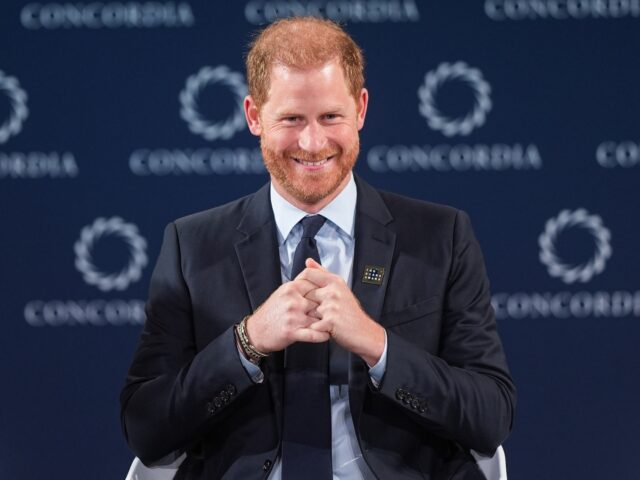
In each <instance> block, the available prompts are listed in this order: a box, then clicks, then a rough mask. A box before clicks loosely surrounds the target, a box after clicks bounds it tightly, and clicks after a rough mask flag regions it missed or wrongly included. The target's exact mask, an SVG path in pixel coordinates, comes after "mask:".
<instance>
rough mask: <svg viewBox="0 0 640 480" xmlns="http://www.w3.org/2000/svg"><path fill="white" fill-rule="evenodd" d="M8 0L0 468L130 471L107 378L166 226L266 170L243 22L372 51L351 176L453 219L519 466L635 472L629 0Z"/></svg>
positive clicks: (3, 53) (0, 89) (41, 473)
mask: <svg viewBox="0 0 640 480" xmlns="http://www.w3.org/2000/svg"><path fill="white" fill-rule="evenodd" d="M462 3H463V2H444V1H442V2H436V1H417V0H415V1H403V0H353V1H348V0H316V1H289V0H251V1H237V2H229V3H228V5H226V6H223V5H222V4H221V2H205V1H199V0H190V1H183V2H180V1H155V2H144V1H141V2H136V1H132V2H111V1H109V0H105V1H104V2H98V3H95V2H73V3H71V2H60V3H33V2H27V1H21V0H3V1H2V3H1V4H0V220H1V225H2V235H1V237H0V247H1V250H0V251H1V252H2V254H1V258H2V261H1V264H0V265H1V268H0V292H1V295H2V301H1V302H0V318H1V320H2V327H3V331H2V335H0V352H2V362H0V376H1V377H2V378H4V379H5V380H4V382H3V385H4V388H3V394H2V396H1V398H2V403H1V408H0V425H1V426H0V478H3V479H5V478H6V479H42V478H90V479H96V480H101V479H105V480H113V479H120V478H124V475H125V473H126V471H127V468H128V465H129V463H130V461H131V459H132V455H131V453H130V452H129V451H128V450H127V447H126V445H125V443H124V440H123V438H122V435H121V432H120V425H119V417H118V408H119V407H118V394H119V391H120V388H121V386H122V384H123V380H124V377H125V374H126V370H127V367H128V364H129V362H130V360H131V357H132V353H133V350H134V348H135V345H136V343H137V340H138V336H139V333H140V329H141V324H142V322H143V321H144V313H143V310H142V307H143V303H144V300H145V296H146V289H147V284H148V281H149V276H150V273H151V270H152V266H153V263H154V262H155V259H156V257H157V255H158V252H159V247H160V241H161V234H162V230H163V227H164V225H165V224H166V223H167V222H168V221H170V220H172V219H175V218H176V217H179V216H182V215H185V214H187V213H191V212H194V211H197V210H202V209H205V208H209V207H211V206H214V205H217V204H221V203H224V202H227V201H229V200H232V199H234V198H237V197H238V196H240V195H243V194H246V193H249V192H252V191H254V190H255V189H257V188H258V187H259V186H260V185H262V184H263V183H264V182H265V181H266V179H267V176H266V174H265V172H264V169H263V167H262V163H261V159H260V154H259V151H258V149H257V147H258V145H257V141H256V139H255V138H254V137H252V136H251V135H250V134H249V133H248V131H247V129H246V127H245V126H244V121H243V119H242V117H241V111H240V104H239V100H240V99H241V98H242V96H243V95H244V93H245V91H246V86H245V80H244V72H243V54H244V53H245V51H246V44H247V43H248V41H249V40H250V38H251V33H252V32H253V31H255V29H257V28H258V27H259V26H260V25H264V24H266V23H268V22H270V21H273V20H274V19H276V18H278V17H281V16H286V15H291V14H300V13H311V14H317V15H324V16H327V17H330V18H333V19H336V20H340V21H342V22H344V23H345V24H346V25H347V29H348V30H349V32H351V34H352V35H353V36H354V37H355V38H356V40H357V41H358V42H359V43H360V45H361V46H362V47H363V49H364V51H365V54H366V57H367V62H368V63H367V68H366V76H367V86H368V88H369V91H370V95H371V101H370V108H369V114H368V118H367V124H366V126H365V129H364V130H363V133H362V152H361V155H360V159H359V162H358V165H357V172H358V173H359V174H360V175H361V176H363V177H364V178H365V179H366V180H368V181H370V182H371V183H372V184H374V185H375V186H378V187H380V188H384V189H387V190H392V191H397V192H402V193H405V194H407V195H410V196H414V197H418V198H423V199H428V200H431V201H436V202H442V203H448V204H451V205H454V206H456V207H459V208H462V209H464V210H466V211H468V212H469V213H470V215H471V218H472V219H473V221H474V225H475V228H476V233H477V235H478V237H479V239H480V242H481V244H482V246H483V250H484V253H485V256H486V262H487V266H488V270H489V275H490V279H491V281H492V288H493V294H494V297H493V300H494V307H495V309H496V313H497V316H498V319H499V328H500V332H501V335H502V338H503V341H504V343H505V347H506V350H507V354H508V357H509V361H510V366H511V369H512V372H513V375H514V377H515V379H516V382H517V385H518V388H519V405H518V406H519V408H518V413H517V418H516V424H515V430H514V432H513V434H512V435H511V437H510V439H509V440H508V442H507V443H506V444H505V450H506V453H507V460H508V465H509V473H510V477H512V478H514V479H523V480H527V479H530V480H539V479H573V478H576V479H602V478H615V479H618V480H622V479H636V478H638V473H637V472H638V471H640V456H638V455H637V443H638V442H637V432H638V430H639V429H640V414H639V413H638V406H637V398H638V395H639V394H640V387H639V386H638V381H637V380H638V371H639V369H640V362H639V360H638V355H637V354H636V344H637V343H638V338H640V337H639V334H640V323H639V318H640V288H639V286H638V276H637V273H636V272H638V271H639V269H640V254H639V253H638V248H637V245H638V243H639V242H640V227H639V225H638V221H637V209H638V206H639V201H638V200H639V195H638V181H639V180H640V133H639V130H638V112H639V111H640V95H639V94H638V85H640V60H639V59H640V52H639V50H640V33H639V32H640V29H639V27H640V2H639V1H638V0H597V1H596V0H485V1H479V0H477V1H475V2H464V3H465V5H464V6H463V5H462Z"/></svg>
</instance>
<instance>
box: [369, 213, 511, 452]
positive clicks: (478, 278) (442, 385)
mask: <svg viewBox="0 0 640 480" xmlns="http://www.w3.org/2000/svg"><path fill="white" fill-rule="evenodd" d="M452 242H453V245H452V259H451V265H450V270H449V274H448V278H447V284H446V288H445V292H444V301H443V308H442V312H441V315H442V318H441V322H442V330H441V336H440V345H439V351H438V352H437V354H433V353H429V352H427V351H426V350H424V349H421V348H420V346H419V345H416V344H415V343H412V342H410V341H409V340H408V339H406V338H404V337H402V336H400V335H398V334H397V333H394V332H393V330H392V329H389V330H387V335H388V357H387V369H386V372H385V375H384V377H383V380H382V383H381V384H380V389H379V391H378V392H379V393H380V394H382V395H385V396H386V397H388V398H390V399H391V400H392V401H393V402H395V403H396V404H397V405H398V407H399V408H402V409H405V410H406V411H407V412H410V415H412V418H414V419H415V421H417V422H419V423H420V424H421V425H423V426H424V427H425V428H426V429H428V430H429V431H430V432H431V433H433V434H436V435H438V436H441V437H444V438H448V439H451V440H453V441H455V442H457V443H459V444H460V445H462V446H463V447H465V448H471V449H474V450H476V451H478V452H480V453H484V454H491V453H493V452H494V451H495V449H496V448H497V447H498V445H500V444H501V443H502V442H503V441H504V440H505V439H506V437H507V435H508V434H509V432H510V430H511V425H512V422H513V416H514V409H515V402H516V394H515V386H514V384H513V381H512V379H511V376H510V374H509V370H508V367H507V363H506V358H505V355H504V351H503V349H502V344H501V342H500V338H499V336H498V332H497V328H496V321H495V317H494V312H493V308H492V307H491V296H490V292H489V281H488V279H487V276H486V273H485V267H484V261H483V258H482V253H481V251H480V246H479V245H478V242H477V240H476V238H475V236H474V233H473V230H472V227H471V222H470V220H469V218H468V216H467V215H466V214H465V213H464V212H458V213H457V215H456V219H455V224H454V228H453V240H452Z"/></svg>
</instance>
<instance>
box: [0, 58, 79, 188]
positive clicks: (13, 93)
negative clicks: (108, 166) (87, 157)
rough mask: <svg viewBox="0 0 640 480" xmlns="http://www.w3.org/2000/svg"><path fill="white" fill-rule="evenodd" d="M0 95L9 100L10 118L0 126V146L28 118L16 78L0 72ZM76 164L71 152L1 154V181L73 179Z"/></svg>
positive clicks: (75, 174)
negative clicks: (2, 93) (46, 178)
mask: <svg viewBox="0 0 640 480" xmlns="http://www.w3.org/2000/svg"><path fill="white" fill-rule="evenodd" d="M0 92H4V93H5V94H6V96H7V98H8V100H9V105H10V108H9V110H10V111H9V117H8V118H7V119H6V120H5V121H4V122H3V123H2V124H1V125H0V145H2V144H4V143H7V142H8V141H9V139H10V138H11V137H13V136H16V135H18V134H19V133H20V132H21V131H22V127H23V124H24V122H25V120H26V119H27V117H28V116H29V108H28V107H27V100H28V95H27V92H26V91H25V90H24V89H23V88H22V86H21V85H20V82H19V81H18V79H17V78H15V77H12V76H9V75H7V74H5V73H4V72H3V71H1V70H0ZM77 175H78V165H77V163H76V159H75V157H74V156H73V154H72V153H70V152H62V153H58V152H48V153H44V152H27V153H24V152H2V151H0V180H1V179H4V178H11V179H15V178H42V177H51V178H61V177H76V176H77Z"/></svg>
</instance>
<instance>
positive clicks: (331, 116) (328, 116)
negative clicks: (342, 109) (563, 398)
mask: <svg viewBox="0 0 640 480" xmlns="http://www.w3.org/2000/svg"><path fill="white" fill-rule="evenodd" d="M324 118H325V120H335V119H337V118H340V115H338V114H337V113H327V114H325V115H324Z"/></svg>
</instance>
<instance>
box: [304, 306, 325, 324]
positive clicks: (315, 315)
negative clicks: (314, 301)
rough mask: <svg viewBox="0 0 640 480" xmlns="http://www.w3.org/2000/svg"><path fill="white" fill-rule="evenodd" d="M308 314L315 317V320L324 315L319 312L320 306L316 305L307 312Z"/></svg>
mask: <svg viewBox="0 0 640 480" xmlns="http://www.w3.org/2000/svg"><path fill="white" fill-rule="evenodd" d="M307 316H308V317H311V318H313V319H314V321H315V320H321V319H322V315H320V312H318V308H317V307H314V308H312V309H311V310H309V311H308V312H307Z"/></svg>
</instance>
